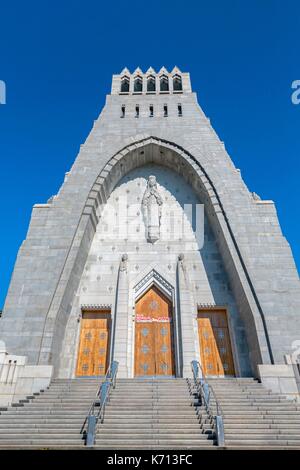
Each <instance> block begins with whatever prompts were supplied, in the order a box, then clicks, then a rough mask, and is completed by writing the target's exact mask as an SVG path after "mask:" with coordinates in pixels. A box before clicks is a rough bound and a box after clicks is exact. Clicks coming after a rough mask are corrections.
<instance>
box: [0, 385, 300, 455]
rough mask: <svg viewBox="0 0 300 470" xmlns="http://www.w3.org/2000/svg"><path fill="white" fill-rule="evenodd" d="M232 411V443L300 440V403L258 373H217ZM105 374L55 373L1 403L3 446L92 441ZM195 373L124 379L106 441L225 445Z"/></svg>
mask: <svg viewBox="0 0 300 470" xmlns="http://www.w3.org/2000/svg"><path fill="white" fill-rule="evenodd" d="M209 383H210V385H211V386H212V388H213V390H214V393H215V395H216V397H217V399H218V401H219V403H220V404H221V407H222V410H223V415H224V428H225V445H226V447H227V448H239V449H240V448H245V449H246V448H261V449H262V448H272V449H275V448H287V449H292V448H299V449H300V403H295V402H291V401H289V400H287V399H286V398H285V397H284V396H282V395H278V394H274V393H272V392H270V391H269V390H267V389H265V388H264V387H263V386H262V384H260V383H258V382H257V381H255V380H254V379H243V378H242V379H240V378H239V379H233V378H232V379H209ZM98 386H99V379H73V380H59V379H56V380H53V381H52V383H51V385H50V387H49V388H48V389H47V390H45V391H44V392H41V393H39V394H35V395H34V396H32V397H28V398H27V399H26V400H21V402H20V403H17V404H15V405H14V406H11V407H9V408H8V409H0V449H1V448H2V449H3V448H6V449H9V448H82V449H83V448H84V440H83V439H82V435H81V434H80V428H81V426H82V424H83V422H84V419H85V417H86V415H87V413H88V410H89V407H90V405H91V403H92V401H93V399H94V398H95V395H96V391H97V389H98ZM195 404H196V403H194V398H193V382H192V380H190V379H163V378H160V379H138V378H136V379H118V380H117V385H116V388H115V389H114V390H113V391H112V393H111V398H110V402H109V403H108V404H107V407H106V413H105V420H104V423H102V424H101V423H98V425H97V432H96V445H95V447H96V448H98V449H218V447H217V446H216V440H215V434H214V431H213V426H212V422H211V420H210V418H209V416H208V415H207V413H206V411H205V410H204V409H203V407H201V406H194V405H195Z"/></svg>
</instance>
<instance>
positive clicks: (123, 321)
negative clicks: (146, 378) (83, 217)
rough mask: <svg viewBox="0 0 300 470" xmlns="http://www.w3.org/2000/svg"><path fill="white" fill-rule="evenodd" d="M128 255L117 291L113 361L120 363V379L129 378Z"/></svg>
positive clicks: (122, 266)
mask: <svg viewBox="0 0 300 470" xmlns="http://www.w3.org/2000/svg"><path fill="white" fill-rule="evenodd" d="M127 260H128V256H127V254H124V255H123V256H122V259H121V262H120V266H119V273H118V280H117V289H116V300H115V315H114V332H113V337H112V340H113V342H114V344H113V353H112V357H113V360H115V361H118V363H119V369H118V377H120V378H126V377H128V366H127V341H128V285H129V284H128V272H127Z"/></svg>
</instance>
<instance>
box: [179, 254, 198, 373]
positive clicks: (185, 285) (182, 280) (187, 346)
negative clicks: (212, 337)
mask: <svg viewBox="0 0 300 470" xmlns="http://www.w3.org/2000/svg"><path fill="white" fill-rule="evenodd" d="M177 296H178V306H179V312H178V318H179V323H180V326H179V328H180V331H179V341H181V351H182V374H183V377H191V376H192V371H191V361H192V360H194V359H197V352H196V349H195V338H194V327H193V305H192V302H191V295H190V291H189V282H188V277H187V272H186V267H185V264H184V255H183V254H180V255H179V256H178V263H177Z"/></svg>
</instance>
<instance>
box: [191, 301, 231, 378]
mask: <svg viewBox="0 0 300 470" xmlns="http://www.w3.org/2000/svg"><path fill="white" fill-rule="evenodd" d="M198 333H199V341H200V353H201V364H202V368H203V372H204V374H205V375H206V376H224V375H231V376H233V375H235V372H234V363H233V356H232V349H231V342H230V336H229V330H228V323H227V315H226V311H225V310H211V311H207V310H206V311H199V312H198Z"/></svg>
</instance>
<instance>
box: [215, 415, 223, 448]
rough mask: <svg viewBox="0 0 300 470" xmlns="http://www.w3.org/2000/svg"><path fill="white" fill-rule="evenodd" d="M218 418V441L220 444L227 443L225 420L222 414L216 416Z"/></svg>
mask: <svg viewBox="0 0 300 470" xmlns="http://www.w3.org/2000/svg"><path fill="white" fill-rule="evenodd" d="M215 420H216V433H217V442H218V446H224V445H225V436H224V422H223V418H222V416H220V415H217V416H216V417H215Z"/></svg>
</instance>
